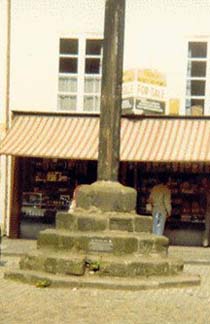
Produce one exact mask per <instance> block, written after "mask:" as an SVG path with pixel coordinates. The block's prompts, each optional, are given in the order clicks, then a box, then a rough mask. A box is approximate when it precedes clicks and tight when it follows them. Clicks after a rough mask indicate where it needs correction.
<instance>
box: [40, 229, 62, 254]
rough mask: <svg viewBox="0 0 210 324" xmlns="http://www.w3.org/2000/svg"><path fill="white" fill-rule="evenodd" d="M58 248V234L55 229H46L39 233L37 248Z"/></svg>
mask: <svg viewBox="0 0 210 324" xmlns="http://www.w3.org/2000/svg"><path fill="white" fill-rule="evenodd" d="M45 247H51V248H55V249H56V248H57V247H58V235H57V233H56V231H55V230H45V231H42V232H40V233H39V236H38V240H37V248H38V249H39V248H45Z"/></svg>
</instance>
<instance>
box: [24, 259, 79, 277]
mask: <svg viewBox="0 0 210 324" xmlns="http://www.w3.org/2000/svg"><path fill="white" fill-rule="evenodd" d="M20 269H22V270H34V271H44V272H47V273H54V274H56V273H60V274H66V275H78V276H81V275H83V274H84V272H85V260H84V257H81V258H76V257H72V256H71V255H70V256H69V258H62V257H59V255H57V256H56V255H54V256H47V255H39V254H38V255H31V256H25V257H23V258H22V259H21V260H20Z"/></svg>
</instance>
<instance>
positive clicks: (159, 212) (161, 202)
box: [148, 175, 172, 235]
mask: <svg viewBox="0 0 210 324" xmlns="http://www.w3.org/2000/svg"><path fill="white" fill-rule="evenodd" d="M167 182H168V178H167V177H165V176H164V175H163V176H160V177H159V178H158V184H157V185H155V186H154V187H153V188H152V190H151V193H150V196H149V200H148V202H149V203H150V204H151V205H152V217H153V233H154V234H156V235H163V232H164V228H165V222H166V219H167V218H168V217H170V216H171V209H172V207H171V191H170V189H169V188H168V186H167Z"/></svg>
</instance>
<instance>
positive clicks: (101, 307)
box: [0, 256, 210, 324]
mask: <svg viewBox="0 0 210 324" xmlns="http://www.w3.org/2000/svg"><path fill="white" fill-rule="evenodd" d="M18 260H19V257H18V256H2V258H1V266H0V292H1V293H0V323H1V324H19V323H21V324H26V323H30V324H31V323H32V324H48V323H49V324H62V323H68V324H69V323H70V324H89V323H91V324H94V323H99V324H100V323H111V324H133V323H140V324H141V323H142V324H153V323H154V324H159V323H161V324H170V323H171V324H172V323H185V324H188V323H190V324H192V323H198V324H208V323H210V266H209V265H186V266H185V270H186V271H189V272H192V273H199V274H200V275H201V277H202V283H201V286H198V287H191V288H189V287H188V288H170V289H157V290H154V289H152V290H146V291H134V292H133V291H119V290H116V291H115V290H97V289H75V288H73V289H72V288H71V289H69V288H59V289H58V288H57V289H55V288H36V287H33V286H29V285H26V284H22V283H16V282H13V281H9V280H5V279H3V272H4V271H5V270H6V269H8V268H9V269H12V268H14V267H15V266H17V263H18Z"/></svg>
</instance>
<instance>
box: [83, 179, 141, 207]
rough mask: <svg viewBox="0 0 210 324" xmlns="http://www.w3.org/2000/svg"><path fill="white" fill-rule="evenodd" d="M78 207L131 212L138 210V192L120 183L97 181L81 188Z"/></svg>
mask: <svg viewBox="0 0 210 324" xmlns="http://www.w3.org/2000/svg"><path fill="white" fill-rule="evenodd" d="M77 205H78V207H79V208H84V209H86V210H88V209H91V208H92V207H96V208H98V209H100V210H101V211H103V212H107V211H118V212H131V211H134V210H135V208H136V190H135V189H133V188H130V187H126V186H123V185H121V184H120V183H118V182H112V181H97V182H95V183H93V184H91V185H82V186H81V187H80V188H79V190H78V195H77Z"/></svg>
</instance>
